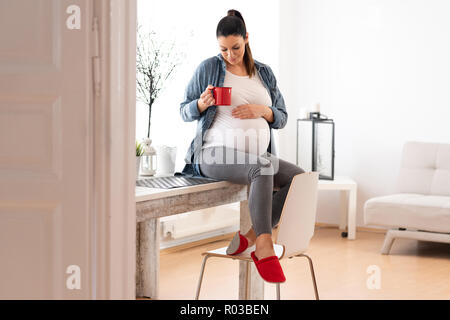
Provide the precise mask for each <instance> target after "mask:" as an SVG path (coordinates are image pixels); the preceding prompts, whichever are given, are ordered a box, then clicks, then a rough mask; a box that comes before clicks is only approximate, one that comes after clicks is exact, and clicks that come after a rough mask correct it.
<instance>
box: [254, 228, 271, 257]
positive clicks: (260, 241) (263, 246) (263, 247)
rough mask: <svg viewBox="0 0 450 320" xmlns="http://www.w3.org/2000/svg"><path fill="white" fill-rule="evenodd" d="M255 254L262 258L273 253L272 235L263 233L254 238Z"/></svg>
mask: <svg viewBox="0 0 450 320" xmlns="http://www.w3.org/2000/svg"><path fill="white" fill-rule="evenodd" d="M255 242H256V250H255V255H256V257H257V258H258V259H264V258H267V257H271V256H274V255H275V250H274V248H273V242H272V235H271V234H270V233H263V234H261V235H259V236H258V237H257V238H256V241H255Z"/></svg>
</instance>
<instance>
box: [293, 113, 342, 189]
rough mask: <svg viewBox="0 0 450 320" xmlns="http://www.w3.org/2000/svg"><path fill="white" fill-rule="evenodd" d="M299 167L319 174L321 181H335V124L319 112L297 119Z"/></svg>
mask: <svg viewBox="0 0 450 320" xmlns="http://www.w3.org/2000/svg"><path fill="white" fill-rule="evenodd" d="M297 165H298V166H299V167H301V168H302V169H303V170H305V171H315V172H318V173H319V179H323V180H334V122H333V120H332V119H328V118H327V117H326V116H324V115H321V114H320V113H319V112H311V113H310V117H309V119H297Z"/></svg>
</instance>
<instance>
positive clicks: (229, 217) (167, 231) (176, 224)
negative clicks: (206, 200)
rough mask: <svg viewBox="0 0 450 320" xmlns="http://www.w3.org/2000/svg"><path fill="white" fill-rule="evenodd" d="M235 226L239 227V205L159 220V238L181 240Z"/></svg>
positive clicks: (224, 206)
mask: <svg viewBox="0 0 450 320" xmlns="http://www.w3.org/2000/svg"><path fill="white" fill-rule="evenodd" d="M236 225H239V203H237V204H229V205H223V206H220V207H216V208H210V209H205V210H199V211H193V212H189V213H188V214H182V215H178V216H171V217H167V218H164V219H161V229H162V234H161V236H162V237H163V238H172V239H181V238H186V237H191V236H194V235H198V234H202V233H205V232H211V231H214V230H220V229H225V228H229V227H231V226H236Z"/></svg>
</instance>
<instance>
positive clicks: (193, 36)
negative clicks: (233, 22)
mask: <svg viewBox="0 0 450 320" xmlns="http://www.w3.org/2000/svg"><path fill="white" fill-rule="evenodd" d="M229 9H236V10H239V11H240V12H241V13H242V15H243V17H244V19H245V22H246V25H247V31H248V33H249V38H250V47H251V49H252V53H253V56H254V58H255V59H256V60H258V61H260V62H263V63H266V64H268V65H270V66H271V68H272V69H273V71H274V72H275V74H276V75H277V74H278V62H279V18H278V15H279V14H278V13H279V4H278V1H273V0H247V1H241V0H229V1H227V2H223V1H204V0H191V1H185V0H164V1H157V0H138V23H139V24H140V25H142V29H143V30H145V31H149V30H152V31H154V32H155V33H156V35H155V38H156V40H158V41H166V42H169V43H170V42H175V46H176V50H179V51H180V52H183V54H184V55H185V58H184V59H183V61H182V64H181V65H180V66H178V67H177V69H176V71H175V73H174V74H173V75H172V77H171V78H170V79H169V81H168V82H167V85H166V87H165V89H164V90H163V91H162V92H161V94H160V96H159V97H158V99H157V100H156V101H155V103H154V104H153V107H152V120H151V132H150V138H151V139H152V140H153V145H154V146H155V145H169V146H176V147H177V162H176V167H175V170H176V171H181V170H182V169H183V167H184V164H185V163H184V156H185V154H186V151H187V148H188V146H189V144H190V142H191V140H192V139H193V138H194V134H195V128H196V122H192V123H186V122H183V121H182V119H181V117H180V112H179V108H180V103H181V102H182V100H183V97H184V90H185V88H186V85H187V83H188V82H189V80H190V79H191V77H192V74H193V72H194V70H195V68H196V67H197V66H198V64H199V63H200V62H201V61H203V60H204V59H207V58H209V57H211V56H214V55H217V54H218V53H219V52H220V50H219V47H218V44H217V40H216V27H217V24H218V22H219V21H220V19H221V18H222V17H224V16H225V15H226V13H227V11H228V10H229ZM147 126H148V107H147V106H146V105H144V104H142V103H139V102H138V104H137V107H136V138H137V139H138V140H141V139H142V138H144V137H146V136H147Z"/></svg>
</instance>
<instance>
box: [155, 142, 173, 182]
mask: <svg viewBox="0 0 450 320" xmlns="http://www.w3.org/2000/svg"><path fill="white" fill-rule="evenodd" d="M155 149H156V154H157V157H156V160H157V161H156V162H157V165H156V168H157V170H156V175H158V176H167V175H173V174H174V172H175V163H176V159H177V147H170V146H164V145H162V146H156V147H155Z"/></svg>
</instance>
